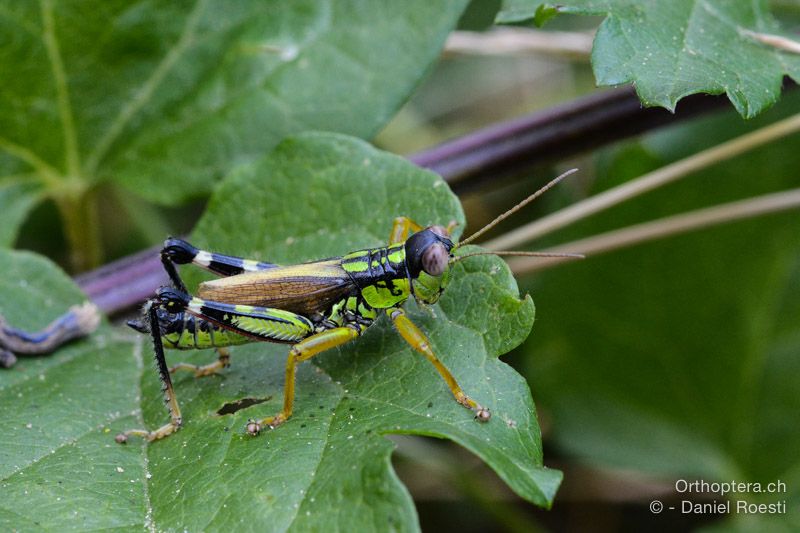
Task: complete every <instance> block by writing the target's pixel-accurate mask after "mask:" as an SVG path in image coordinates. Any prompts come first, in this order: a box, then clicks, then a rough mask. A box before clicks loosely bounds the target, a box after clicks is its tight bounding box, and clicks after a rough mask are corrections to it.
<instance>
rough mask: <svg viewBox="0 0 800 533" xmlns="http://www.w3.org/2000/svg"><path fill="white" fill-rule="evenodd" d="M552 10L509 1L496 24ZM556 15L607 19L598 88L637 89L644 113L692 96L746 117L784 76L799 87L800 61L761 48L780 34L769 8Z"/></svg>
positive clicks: (642, 8)
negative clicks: (705, 96) (702, 95)
mask: <svg viewBox="0 0 800 533" xmlns="http://www.w3.org/2000/svg"><path fill="white" fill-rule="evenodd" d="M549 4H556V2H541V1H539V0H505V1H504V5H503V9H502V10H501V11H500V13H499V14H498V18H497V20H498V22H518V21H522V20H526V19H533V18H536V17H537V12H538V13H539V16H540V17H541V11H540V10H542V9H543V8H544V7H546V6H548V5H549ZM557 4H558V8H557V9H558V11H561V12H566V13H576V14H581V15H604V16H606V19H605V20H604V21H603V23H602V24H601V25H600V28H599V30H598V32H597V36H596V37H595V42H594V49H593V51H592V65H593V67H594V72H595V77H596V78H597V82H598V83H599V84H601V85H616V84H621V83H633V84H634V85H635V87H636V92H637V93H638V94H639V98H640V99H641V100H642V102H643V103H644V104H645V105H650V106H655V105H658V106H663V107H666V108H667V109H670V110H672V109H675V106H676V105H677V103H678V100H680V99H681V98H683V97H684V96H687V95H689V94H693V93H698V92H706V93H712V94H720V93H725V94H727V95H728V98H730V100H731V102H732V103H733V105H734V106H735V107H736V109H737V110H738V111H739V113H740V114H741V115H742V116H744V117H753V116H755V115H757V114H758V113H760V112H761V111H763V110H764V109H766V108H767V107H769V106H770V105H772V104H773V103H774V102H775V101H776V100H777V99H778V97H779V96H780V90H781V82H782V80H783V77H784V75H787V76H791V77H792V78H793V79H794V80H795V81H800V56H798V55H797V54H791V53H787V52H780V51H778V50H777V49H774V48H771V47H769V46H767V45H764V44H761V43H760V42H759V41H757V40H756V39H754V38H753V35H752V34H753V33H762V34H780V33H781V29H780V25H779V24H778V23H777V21H776V20H775V19H774V18H773V17H772V16H771V14H770V12H769V9H768V7H767V1H766V0H754V1H751V2H743V1H742V2H734V1H729V0H672V1H669V2H664V1H659V0H566V1H564V2H557Z"/></svg>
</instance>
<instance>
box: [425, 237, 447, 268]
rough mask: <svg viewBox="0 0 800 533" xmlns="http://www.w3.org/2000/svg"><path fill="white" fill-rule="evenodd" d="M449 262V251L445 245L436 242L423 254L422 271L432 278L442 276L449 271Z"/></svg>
mask: <svg viewBox="0 0 800 533" xmlns="http://www.w3.org/2000/svg"><path fill="white" fill-rule="evenodd" d="M448 261H450V254H449V253H447V249H445V247H444V245H443V244H441V243H438V242H435V243H433V244H431V245H430V246H428V249H427V250H425V251H424V252H423V253H422V270H424V271H425V273H427V274H430V275H431V276H441V275H442V274H443V273H444V271H445V269H447V263H448Z"/></svg>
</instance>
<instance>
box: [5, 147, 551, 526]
mask: <svg viewBox="0 0 800 533" xmlns="http://www.w3.org/2000/svg"><path fill="white" fill-rule="evenodd" d="M399 215H406V216H410V217H413V218H414V219H415V220H417V221H418V222H420V223H422V224H430V223H440V224H441V223H445V224H446V223H448V222H449V221H451V220H456V221H458V222H459V223H460V224H461V227H463V224H464V220H463V213H462V212H461V208H460V205H459V203H458V201H457V199H456V198H455V196H453V194H452V193H451V192H450V191H449V189H448V188H447V186H446V185H445V184H444V182H442V181H441V179H440V178H438V177H437V176H435V175H434V174H432V173H430V172H427V171H424V170H420V169H418V168H416V167H414V166H413V165H411V164H410V163H408V162H407V161H405V160H403V159H401V158H399V157H396V156H392V155H388V154H385V153H381V152H379V151H377V150H375V149H373V148H372V147H370V146H369V145H367V144H365V143H363V142H361V141H358V140H354V139H352V138H347V137H344V136H337V135H333V134H305V135H302V136H298V137H295V138H291V139H289V140H286V141H284V142H282V143H281V144H280V145H279V146H278V147H277V148H276V149H275V150H274V151H273V152H272V153H271V154H270V155H269V156H267V157H266V158H264V159H262V160H260V161H258V162H256V163H254V164H251V165H248V166H246V167H243V168H241V169H239V170H237V171H236V172H234V173H233V174H232V175H231V176H229V177H228V178H227V179H226V180H224V182H223V183H222V184H221V186H220V187H219V188H218V189H217V191H216V192H215V194H214V195H213V197H212V199H211V202H210V206H209V209H208V211H207V213H206V214H205V215H204V216H203V218H202V220H201V222H200V223H199V225H198V227H197V228H196V229H195V231H194V232H193V235H192V240H193V242H195V243H196V244H198V245H202V246H206V247H210V248H213V249H214V250H217V251H220V252H225V253H232V254H237V255H245V256H248V257H254V258H261V259H263V260H269V261H276V262H279V263H290V262H297V261H306V260H310V259H318V258H321V257H326V256H331V255H335V254H342V253H345V252H347V251H351V250H354V249H358V248H361V247H367V246H383V245H385V244H386V240H387V238H388V234H389V230H390V229H391V225H392V221H393V219H394V218H395V217H396V216H399ZM212 245H213V246H212ZM4 257H5V256H3V255H0V267H5V265H6V264H5V263H3V262H2V261H3V260H4ZM39 261H41V260H39ZM26 265H27V263H26V264H21V265H20V266H19V267H18V268H16V269H15V270H13V271H12V273H13V274H15V275H14V276H13V277H9V276H7V277H6V281H5V283H9V284H11V283H12V282H11V281H9V280H10V279H15V280H16V282H17V283H18V282H19V279H26V280H27V279H31V278H29V277H27V272H31V273H34V272H36V271H35V270H34V269H31V268H29V267H27V266H26ZM51 269H52V267H51ZM8 271H9V269H8V268H6V272H8ZM185 271H186V274H189V275H187V276H186V277H187V279H192V280H194V281H196V280H197V276H193V275H190V273H191V272H192V270H191V269H185ZM48 276H49V274H48ZM42 277H44V275H42ZM53 277H55V278H58V279H60V280H61V281H62V282H63V283H66V281H65V280H63V275H61V274H60V273H53ZM70 290H71V292H70V293H69V294H70V296H69V297H67V296H65V297H64V298H63V300H64V302H63V303H62V305H60V306H58V307H59V309H60V308H61V307H63V305H66V301H67V300H74V299H75V298H77V297H78V296H77V294H75V291H74V289H71V288H70ZM49 291H50V287H49V286H47V285H46V286H45V287H43V291H42V294H41V295H39V294H27V293H23V292H21V291H19V290H18V291H17V292H13V293H11V298H9V299H8V300H7V301H8V302H9V306H8V308H9V309H12V308H13V304H15V303H16V302H18V301H21V302H23V303H24V304H25V305H26V306H27V307H26V308H24V309H21V310H19V312H17V313H15V314H14V313H11V312H9V313H8V318H9V320H12V322H13V323H15V324H19V325H22V324H26V323H27V322H26V320H25V317H26V316H28V314H29V313H35V311H34V310H35V309H36V305H38V302H39V299H40V298H45V297H47V296H46V295H48V293H49ZM66 292H69V291H66ZM4 301H5V300H4ZM59 302H60V300H59ZM72 303H74V302H72ZM3 310H4V311H5V310H6V307H4V308H3ZM408 311H409V316H410V317H411V318H412V320H414V322H416V323H417V324H418V325H419V326H420V327H421V328H422V329H423V330H424V331H425V332H426V333H427V334H428V335H429V336H430V340H431V343H432V346H433V348H434V350H435V351H436V353H437V354H438V355H439V357H440V358H441V359H442V361H443V362H444V363H445V364H446V365H447V366H448V367H449V368H450V369H451V371H452V372H453V373H454V374H455V376H456V377H457V378H458V380H459V382H460V383H461V385H462V386H463V387H464V389H465V390H466V391H467V392H468V393H469V394H470V395H472V396H473V397H474V398H476V399H477V400H478V401H480V402H482V403H484V404H485V405H487V406H488V407H489V408H490V409H492V413H493V417H492V420H490V421H489V422H487V423H485V424H481V423H479V422H477V421H475V420H474V418H473V415H472V413H470V412H469V411H468V410H466V409H464V408H463V407H461V406H460V405H458V404H457V403H456V402H455V401H454V400H453V397H452V395H451V394H450V391H449V390H448V389H447V386H446V385H445V383H444V381H443V380H442V379H441V378H440V377H439V375H438V374H437V373H436V372H435V370H434V368H433V367H432V365H430V363H428V362H427V361H426V360H425V359H424V358H423V357H422V356H420V355H419V354H417V353H415V352H413V351H412V350H411V349H409V348H408V346H407V345H406V344H405V343H404V341H403V340H402V339H401V338H400V336H399V335H397V333H395V332H394V331H393V329H392V328H391V325H390V324H389V322H388V320H386V318H385V317H382V318H381V319H380V320H379V321H378V323H377V324H375V325H374V326H373V327H371V328H370V329H369V330H367V332H366V333H365V335H364V336H363V337H362V338H360V339H358V340H357V341H356V342H354V343H352V345H349V346H346V347H343V348H342V349H339V350H334V351H331V352H327V353H325V354H322V355H320V356H318V357H316V358H315V359H314V360H313V361H311V362H306V363H304V364H302V365H301V366H300V367H299V371H298V377H297V396H296V403H295V410H294V415H293V416H292V418H290V419H289V421H288V422H286V423H285V424H284V425H283V426H281V427H279V428H277V429H276V430H271V431H265V432H263V433H262V434H261V435H260V436H259V437H257V438H253V437H249V436H247V435H246V434H245V432H244V425H245V423H246V421H247V419H248V418H260V417H263V416H267V415H269V414H273V413H274V412H277V411H278V410H279V409H280V406H281V403H282V391H283V381H284V366H285V361H286V354H287V346H285V345H277V344H269V343H256V344H252V345H247V346H241V347H237V348H235V349H233V357H232V367H231V368H230V369H228V370H225V371H224V372H223V373H222V375H221V376H215V377H210V378H203V379H195V378H194V377H193V376H191V375H188V374H178V375H176V376H175V379H174V383H175V391H176V394H177V398H178V401H179V402H180V405H181V407H182V410H183V416H184V423H185V425H184V427H183V428H182V429H181V430H180V431H179V432H178V433H177V434H175V435H173V436H171V437H169V438H167V439H164V440H162V441H159V442H155V443H152V444H144V443H143V442H142V441H140V440H135V439H133V438H132V439H131V442H130V443H129V444H128V445H127V446H119V445H116V444H115V443H114V442H113V435H114V434H115V433H116V432H117V431H120V430H122V429H127V428H130V427H137V426H139V427H140V426H142V425H144V426H146V427H148V428H155V427H158V426H159V425H161V424H163V423H164V422H166V421H167V420H168V415H167V412H166V409H165V407H164V404H163V401H162V394H161V392H160V384H159V382H158V379H157V376H156V373H155V371H154V370H153V369H152V368H151V367H152V365H150V364H149V363H148V362H146V361H148V360H149V358H150V357H151V355H150V343H149V341H148V340H147V339H146V338H145V337H143V336H137V337H136V341H135V342H134V343H132V344H131V343H130V342H129V341H125V340H124V337H121V336H120V338H121V339H122V340H113V337H112V336H110V335H109V330H108V329H107V328H104V329H103V330H102V331H101V333H100V334H99V335H98V336H96V337H94V338H93V339H92V340H91V341H89V342H84V343H82V344H76V345H74V346H70V347H69V348H65V349H63V350H59V352H58V353H56V354H54V355H53V356H52V357H49V358H43V359H41V360H36V361H35V363H39V364H45V363H49V364H50V365H51V366H50V367H47V368H43V369H42V370H41V371H39V370H28V369H27V368H24V369H23V370H24V371H26V372H27V375H26V377H25V379H23V378H20V377H16V376H17V374H15V373H13V372H6V373H3V374H0V379H3V380H4V381H2V382H0V383H2V388H1V389H0V399H2V403H0V405H3V406H4V410H8V411H11V410H13V411H14V412H13V413H10V412H9V413H8V415H9V416H3V417H0V434H1V435H4V437H3V438H4V439H5V440H4V441H3V446H0V453H3V454H6V455H5V456H3V461H2V464H3V465H6V471H5V472H4V473H3V478H2V481H0V484H1V485H0V487H2V492H3V501H2V502H0V527H2V528H3V529H11V528H18V529H26V528H29V527H33V526H34V525H35V524H36V523H38V524H39V525H41V526H43V527H51V528H54V527H57V526H56V524H58V523H62V524H63V523H66V522H67V520H73V519H74V520H79V521H76V522H70V523H75V524H78V525H79V527H82V528H87V529H88V528H110V527H142V526H147V527H150V528H153V529H156V530H173V529H175V530H177V529H187V530H190V531H210V530H220V529H234V528H235V529H236V530H237V531H239V530H253V531H264V530H285V529H293V530H297V531H307V530H329V529H333V530H337V529H338V530H349V531H362V530H385V529H395V530H416V529H418V524H417V519H416V513H415V510H414V507H413V503H412V501H411V499H410V497H409V494H408V492H407V491H406V489H405V487H404V486H403V485H402V484H401V483H400V481H399V480H398V478H397V476H396V475H395V473H394V471H393V470H392V467H391V462H390V456H391V452H392V449H393V444H392V443H391V441H389V440H388V439H387V438H386V435H389V434H417V435H427V436H432V437H438V438H446V439H450V440H453V441H455V442H457V443H459V444H461V445H462V446H464V447H465V448H467V449H469V450H471V451H472V452H473V453H475V454H476V455H477V456H479V457H480V458H481V459H483V460H484V461H485V462H486V463H487V464H489V465H490V466H491V467H492V468H493V469H494V470H495V471H496V472H497V473H498V475H499V476H500V477H501V478H502V479H504V480H505V481H506V482H507V483H508V484H509V485H510V486H511V488H512V489H514V490H515V491H516V492H517V493H518V494H520V495H521V496H522V497H523V498H526V499H528V500H530V501H532V502H534V503H536V504H538V505H542V506H549V505H550V504H551V503H552V499H553V496H554V493H555V491H556V489H557V487H558V484H559V482H560V480H561V474H560V472H557V471H554V470H549V469H546V468H544V467H543V466H542V448H541V438H540V432H539V426H538V424H537V421H536V414H535V409H534V406H533V402H532V399H531V396H530V391H529V389H528V386H527V384H526V383H525V381H524V380H523V379H522V378H521V377H520V376H519V375H518V374H517V373H516V372H514V371H513V370H512V369H511V368H510V367H508V366H507V365H505V364H504V363H502V362H501V361H499V360H498V359H497V357H498V356H499V355H501V354H502V353H504V352H506V351H508V350H509V349H511V348H512V347H514V346H516V345H517V344H519V343H520V342H522V340H523V339H524V338H525V337H526V336H527V334H528V332H529V330H530V327H531V325H532V322H533V315H534V309H533V303H532V301H531V299H530V298H529V297H526V298H524V299H522V300H520V299H519V297H518V292H517V288H516V283H515V281H514V279H513V277H512V276H511V274H510V273H509V271H508V269H507V267H506V266H505V263H503V262H502V261H501V260H499V259H498V258H496V257H475V258H471V259H468V260H465V261H463V262H461V263H459V264H458V265H457V266H456V267H455V272H454V277H453V280H452V283H451V286H450V287H448V290H447V291H446V292H445V293H444V295H443V297H442V300H441V302H440V304H439V305H437V306H434V307H433V308H432V309H431V310H429V311H425V310H421V309H419V308H417V307H416V306H415V305H409V306H408ZM12 315H13V316H12ZM37 319H38V317H37ZM42 322H46V320H45V319H41V320H40V322H39V323H42ZM35 325H37V324H33V325H32V327H33V326H35ZM117 336H119V334H117ZM128 338H129V337H128ZM100 346H102V347H103V348H102V349H98V347H100ZM213 357H214V355H213V352H169V353H168V358H169V361H170V363H176V362H179V361H181V360H186V361H189V362H193V363H204V362H209V361H210V360H211V359H213ZM143 360H144V361H145V362H143ZM20 364H21V363H19V364H18V367H19V366H20ZM26 364H27V363H26ZM71 365H72V366H71ZM15 370H16V369H15ZM40 373H41V374H42V375H44V379H39V378H37V377H36V376H37V375H38V374H40ZM51 373H52V374H51ZM65 374H68V375H66V376H65ZM51 375H52V377H51ZM140 382H141V383H140ZM28 387H36V389H29V388H28ZM19 393H21V394H22V395H21V396H19V397H18V394H19ZM80 398H83V399H84V401H83V402H80V401H78V399H80ZM242 398H254V399H258V400H266V401H264V402H262V403H258V404H257V405H252V406H250V407H248V408H245V409H241V410H239V411H238V412H235V413H234V414H232V415H231V414H226V415H219V414H217V411H219V410H220V409H221V408H222V407H223V406H225V405H227V404H231V403H233V402H235V401H237V400H240V399H242ZM139 402H141V403H139ZM9 405H14V407H13V409H11V408H7V407H6V406H9ZM139 405H141V412H142V413H143V418H144V420H143V421H142V420H136V419H134V417H133V416H130V415H129V413H131V412H135V409H136V407H138V406H139ZM28 422H32V426H33V429H26V423H28ZM49 426H52V427H49ZM108 430H112V431H108ZM11 454H13V456H12V455H11ZM58 498H60V499H58ZM73 517H75V518H73Z"/></svg>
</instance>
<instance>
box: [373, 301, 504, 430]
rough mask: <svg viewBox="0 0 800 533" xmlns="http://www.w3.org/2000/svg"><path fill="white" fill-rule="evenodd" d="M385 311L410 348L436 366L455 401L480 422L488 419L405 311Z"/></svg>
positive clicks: (485, 409) (487, 411)
mask: <svg viewBox="0 0 800 533" xmlns="http://www.w3.org/2000/svg"><path fill="white" fill-rule="evenodd" d="M386 312H387V313H388V314H389V318H391V319H392V323H393V324H394V327H395V328H396V329H397V332H398V333H400V336H401V337H403V339H405V341H406V342H407V343H408V344H409V345H410V346H411V347H412V348H414V349H415V350H416V351H418V352H419V353H421V354H422V355H424V356H425V358H426V359H427V360H428V361H430V362H431V363H433V366H435V367H436V370H437V371H439V374H440V375H441V376H442V378H444V381H445V383H447V386H448V387H450V391H451V392H452V393H453V396H455V399H456V401H457V402H458V403H460V404H461V405H463V406H464V407H466V408H467V409H471V410H472V411H473V412H474V413H475V418H477V419H478V420H480V421H481V422H486V421H487V420H489V419H490V418H491V416H492V414H491V413H490V412H489V409H487V408H486V407H483V406H481V405H480V404H479V403H477V402H476V401H475V400H473V399H472V398H470V397H469V396H467V395H466V394H464V391H463V390H461V387H460V386H459V385H458V382H457V381H456V378H454V377H453V374H451V373H450V371H449V370H448V369H447V367H445V366H444V365H443V364H442V362H441V361H439V359H438V358H437V357H436V354H434V353H433V350H431V346H430V342H429V341H428V338H427V337H426V336H425V334H424V333H423V332H422V331H421V330H420V329H419V328H418V327H417V326H415V325H414V323H413V322H411V320H409V318H408V317H407V316H406V313H405V311H403V310H402V309H389V310H387V311H386Z"/></svg>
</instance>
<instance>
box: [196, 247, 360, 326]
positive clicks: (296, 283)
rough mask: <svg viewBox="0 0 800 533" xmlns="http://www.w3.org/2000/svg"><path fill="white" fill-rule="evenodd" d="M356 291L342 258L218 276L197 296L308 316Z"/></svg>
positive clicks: (200, 289) (202, 287)
mask: <svg viewBox="0 0 800 533" xmlns="http://www.w3.org/2000/svg"><path fill="white" fill-rule="evenodd" d="M355 292H357V287H356V285H355V284H354V283H353V281H352V280H351V278H350V276H349V275H348V274H347V272H345V270H344V269H343V268H342V266H341V259H340V258H335V259H326V260H324V261H314V262H310V263H302V264H299V265H291V266H282V267H277V268H272V269H269V270H264V271H260V272H248V273H244V274H239V275H237V276H230V277H227V278H219V279H215V280H212V281H206V282H204V283H201V284H200V287H199V288H198V296H199V297H200V298H203V299H206V300H214V301H218V302H224V303H228V304H243V305H255V306H259V307H272V308H276V309H285V310H287V311H292V312H293V313H298V314H301V315H305V316H309V315H312V314H314V313H317V312H323V311H325V310H327V309H328V308H329V307H330V306H331V305H332V304H333V303H335V302H337V301H339V300H341V299H342V298H345V297H346V296H349V295H351V294H354V293H355Z"/></svg>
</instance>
